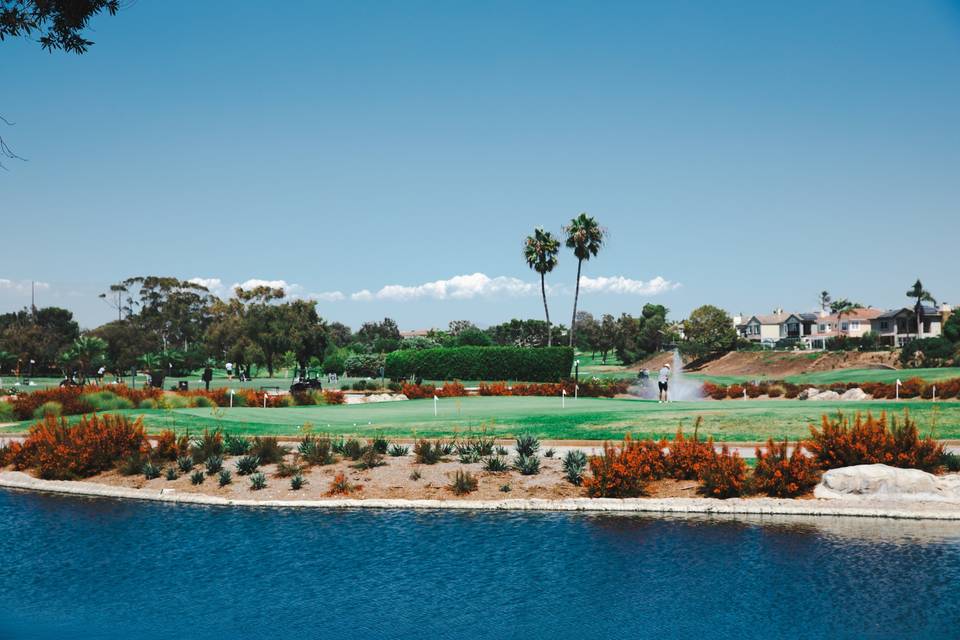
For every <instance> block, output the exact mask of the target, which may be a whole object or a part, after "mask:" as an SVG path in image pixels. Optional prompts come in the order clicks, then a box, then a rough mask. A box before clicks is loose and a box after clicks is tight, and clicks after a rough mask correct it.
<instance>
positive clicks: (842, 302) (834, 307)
mask: <svg viewBox="0 0 960 640" xmlns="http://www.w3.org/2000/svg"><path fill="white" fill-rule="evenodd" d="M857 309H863V305H862V304H860V303H859V302H850V301H849V300H847V299H846V298H841V299H839V300H834V301H833V302H831V303H830V311H831V312H832V313H833V314H834V315H836V316H837V336H839V335H840V324H841V322H840V321H841V320H843V316H845V315H848V314H850V313H851V312H853V311H855V310H857Z"/></svg>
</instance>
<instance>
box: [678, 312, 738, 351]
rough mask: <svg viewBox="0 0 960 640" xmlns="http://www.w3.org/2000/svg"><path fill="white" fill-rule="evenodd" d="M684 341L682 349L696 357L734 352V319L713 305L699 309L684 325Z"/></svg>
mask: <svg viewBox="0 0 960 640" xmlns="http://www.w3.org/2000/svg"><path fill="white" fill-rule="evenodd" d="M683 334H684V340H683V341H682V342H681V343H680V349H681V351H683V352H684V353H689V354H691V355H693V356H695V357H699V358H702V357H708V356H714V355H717V354H721V353H725V352H727V351H732V350H733V348H734V346H736V343H737V330H736V329H735V328H734V326H733V319H732V318H731V317H730V316H729V315H728V314H727V312H726V311H724V310H723V309H719V308H717V307H715V306H713V305H709V304H706V305H703V306H702V307H697V308H696V309H694V310H693V311H692V312H691V313H690V317H689V318H687V320H686V321H685V322H684V323H683Z"/></svg>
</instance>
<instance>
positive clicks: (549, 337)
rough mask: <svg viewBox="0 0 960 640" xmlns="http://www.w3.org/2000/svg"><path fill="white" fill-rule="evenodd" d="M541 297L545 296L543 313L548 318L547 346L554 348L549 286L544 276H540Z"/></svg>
mask: <svg viewBox="0 0 960 640" xmlns="http://www.w3.org/2000/svg"><path fill="white" fill-rule="evenodd" d="M540 295H542V296H543V312H544V314H546V316H547V346H548V347H551V346H553V331H552V330H551V328H550V309H548V308H547V285H546V282H545V276H544V274H542V273H541V274H540Z"/></svg>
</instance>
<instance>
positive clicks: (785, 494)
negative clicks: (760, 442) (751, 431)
mask: <svg viewBox="0 0 960 640" xmlns="http://www.w3.org/2000/svg"><path fill="white" fill-rule="evenodd" d="M756 456H757V466H756V467H754V469H753V478H754V486H755V488H756V489H757V491H759V492H760V493H765V494H767V495H768V496H772V497H775V498H793V497H795V496H798V495H802V494H804V493H807V492H808V491H810V489H812V488H813V486H814V485H815V484H817V482H818V481H819V473H818V471H817V468H816V465H815V463H814V461H813V459H812V458H808V457H807V456H805V455H804V454H803V449H802V447H801V446H800V443H799V442H798V443H797V446H796V447H795V448H794V449H793V453H792V454H790V455H789V456H788V455H787V441H786V440H784V441H783V442H782V443H778V442H774V441H773V438H770V439H769V440H768V441H767V449H766V451H764V450H763V449H761V448H760V447H757V450H756Z"/></svg>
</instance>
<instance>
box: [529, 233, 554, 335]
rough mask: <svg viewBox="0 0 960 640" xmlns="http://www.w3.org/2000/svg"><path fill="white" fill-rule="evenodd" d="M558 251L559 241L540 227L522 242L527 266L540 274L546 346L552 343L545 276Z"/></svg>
mask: <svg viewBox="0 0 960 640" xmlns="http://www.w3.org/2000/svg"><path fill="white" fill-rule="evenodd" d="M559 253H560V241H559V240H557V239H556V238H554V237H553V234H552V233H550V232H549V231H544V230H543V228H542V227H537V228H536V229H534V230H533V235H531V236H527V238H526V240H524V242H523V259H524V260H526V262H527V266H528V267H530V268H531V269H533V270H534V271H536V272H537V273H539V274H540V295H541V297H542V298H543V313H544V315H546V317H547V346H548V347H549V346H552V345H553V334H552V332H551V330H550V309H549V308H548V307H547V283H546V276H547V274H548V273H550V272H551V271H553V269H554V268H555V267H556V266H557V254H559Z"/></svg>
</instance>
